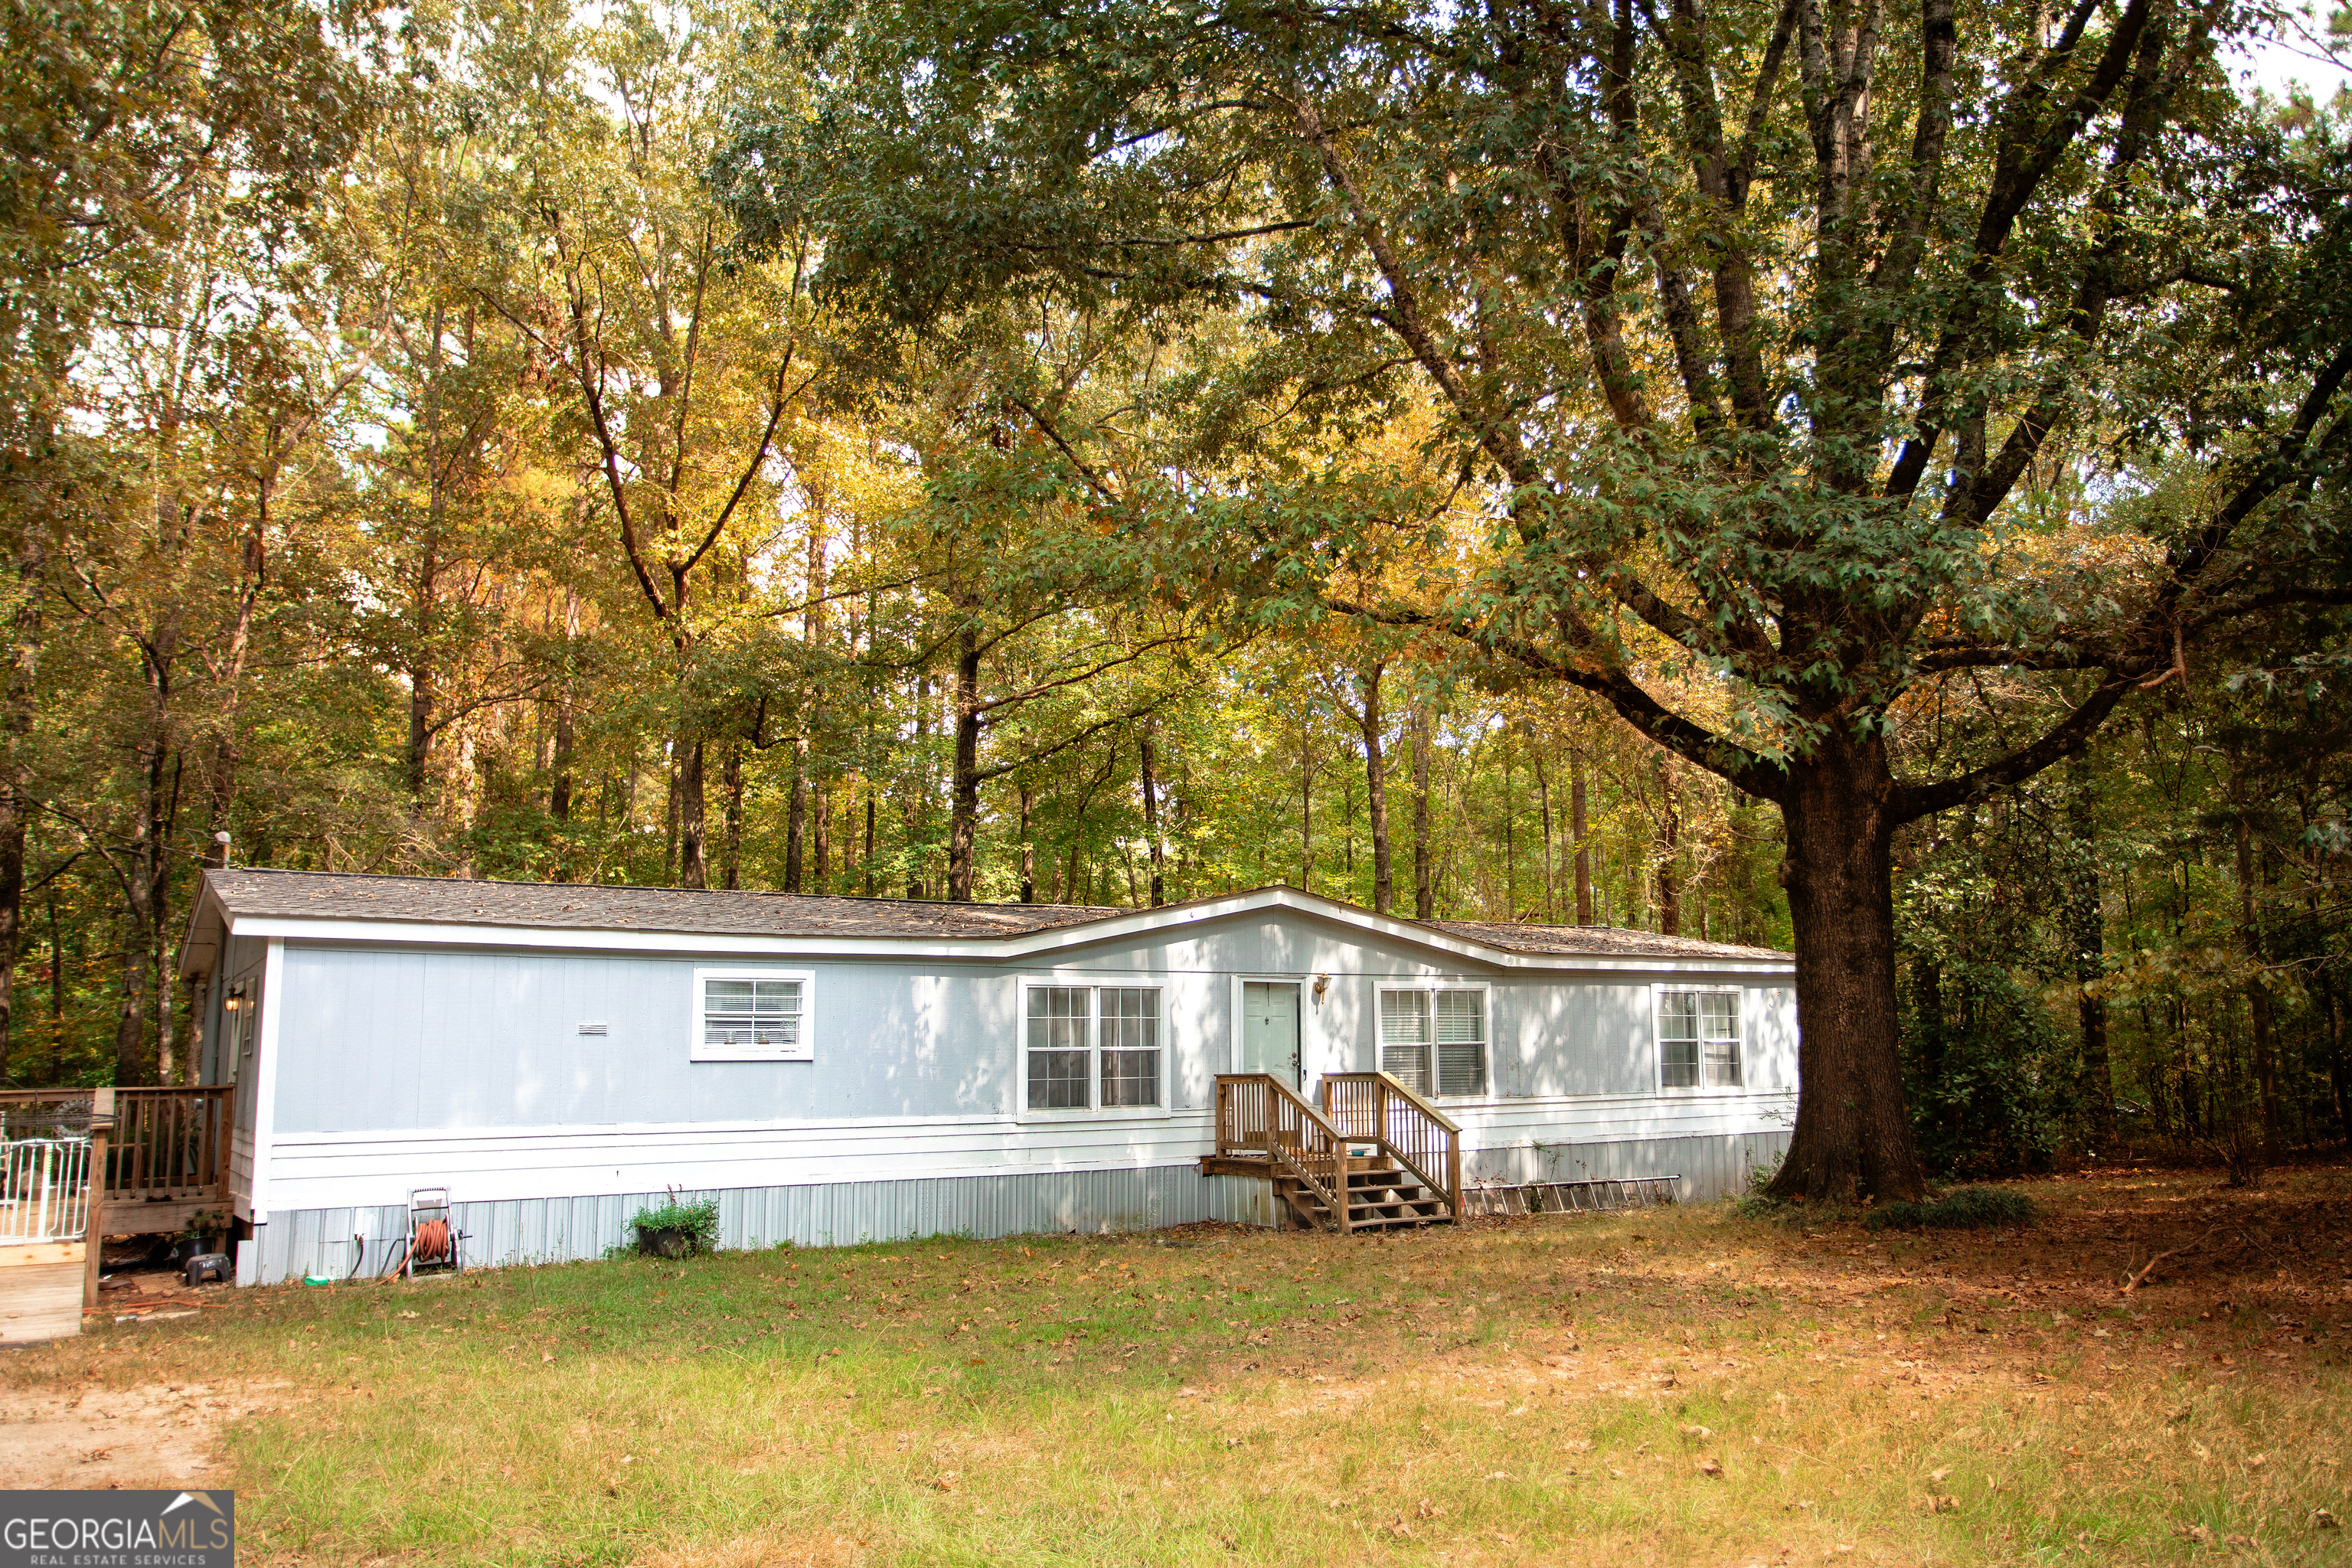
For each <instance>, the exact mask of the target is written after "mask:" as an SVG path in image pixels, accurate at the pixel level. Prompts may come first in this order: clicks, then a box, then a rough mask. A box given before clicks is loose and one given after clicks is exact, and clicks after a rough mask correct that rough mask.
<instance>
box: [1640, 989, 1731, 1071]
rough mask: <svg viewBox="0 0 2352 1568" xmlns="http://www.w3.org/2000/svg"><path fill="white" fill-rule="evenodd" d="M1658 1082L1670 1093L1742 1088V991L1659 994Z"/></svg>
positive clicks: (1666, 992)
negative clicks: (1740, 1077)
mask: <svg viewBox="0 0 2352 1568" xmlns="http://www.w3.org/2000/svg"><path fill="white" fill-rule="evenodd" d="M1658 1082H1659V1083H1660V1084H1661V1085H1663V1086H1664V1088H1667V1089H1738V1087H1739V993H1738V992H1737V991H1660V992H1659V993H1658Z"/></svg>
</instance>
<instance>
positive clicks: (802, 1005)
mask: <svg viewBox="0 0 2352 1568" xmlns="http://www.w3.org/2000/svg"><path fill="white" fill-rule="evenodd" d="M815 991H816V977H815V976H814V975H813V974H810V973H807V972H806V971H803V970H790V969H698V970H696V971H695V972H694V1017H693V1019H692V1021H691V1024H690V1027H691V1029H692V1031H693V1032H692V1034H691V1036H690V1037H689V1038H690V1039H691V1040H692V1042H693V1045H692V1048H691V1050H690V1051H689V1052H688V1056H689V1058H690V1059H692V1060H694V1061H698V1062H805V1061H814V1059H815V1058H816V1041H815V1024H816V1019H815V1014H816V1005H815V1004H816V996H815Z"/></svg>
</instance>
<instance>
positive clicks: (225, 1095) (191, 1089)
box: [0, 1084, 236, 1217]
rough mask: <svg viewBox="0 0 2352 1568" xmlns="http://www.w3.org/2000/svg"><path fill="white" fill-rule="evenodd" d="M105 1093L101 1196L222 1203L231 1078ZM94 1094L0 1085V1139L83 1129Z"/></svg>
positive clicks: (87, 1127)
mask: <svg viewBox="0 0 2352 1568" xmlns="http://www.w3.org/2000/svg"><path fill="white" fill-rule="evenodd" d="M112 1098H113V1110H112V1113H111V1115H112V1121H111V1123H110V1128H108V1129H106V1130H105V1131H106V1133H107V1136H106V1140H105V1142H104V1145H103V1147H104V1149H105V1153H104V1155H103V1167H104V1169H103V1178H102V1182H101V1188H102V1191H103V1193H104V1195H105V1198H106V1201H107V1202H109V1203H121V1204H128V1203H141V1202H145V1203H159V1204H174V1205H191V1204H214V1205H217V1206H218V1207H219V1208H221V1209H223V1210H226V1208H227V1207H228V1202H229V1192H228V1157H229V1142H230V1135H231V1131H232V1129H233V1128H234V1127H235V1126H236V1086H235V1085H233V1084H196V1085H191V1086H188V1087H185V1088H168V1089H115V1090H114V1091H113V1095H112ZM94 1099H95V1096H94V1094H93V1092H92V1091H91V1090H89V1089H8V1090H5V1091H0V1139H17V1140H22V1139H25V1138H37V1137H47V1138H57V1137H60V1136H72V1135H74V1134H88V1133H89V1132H90V1131H92V1127H91V1121H92V1102H93V1100H94ZM104 1120H105V1118H103V1117H101V1118H100V1121H104ZM126 1217H128V1215H126Z"/></svg>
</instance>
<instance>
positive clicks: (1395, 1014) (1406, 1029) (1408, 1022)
mask: <svg viewBox="0 0 2352 1568" xmlns="http://www.w3.org/2000/svg"><path fill="white" fill-rule="evenodd" d="M1381 1071H1382V1072H1384V1073H1386V1074H1388V1075H1389V1076H1390V1077H1391V1078H1392V1079H1396V1080H1397V1081H1398V1082H1399V1083H1402V1084H1403V1085H1404V1086H1405V1087H1406V1088H1407V1089H1412V1091H1413V1092H1414V1093H1415V1094H1427V1093H1429V1092H1430V1090H1431V1088H1432V1086H1431V1083H1430V1081H1429V993H1428V992H1426V991H1383V992H1381Z"/></svg>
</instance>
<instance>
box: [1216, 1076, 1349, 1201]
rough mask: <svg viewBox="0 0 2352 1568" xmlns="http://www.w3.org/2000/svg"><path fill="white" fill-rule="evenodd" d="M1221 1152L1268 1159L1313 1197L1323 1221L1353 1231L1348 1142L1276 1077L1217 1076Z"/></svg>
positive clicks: (1218, 1146) (1219, 1149) (1319, 1113)
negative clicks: (1318, 1206)
mask: <svg viewBox="0 0 2352 1568" xmlns="http://www.w3.org/2000/svg"><path fill="white" fill-rule="evenodd" d="M1217 1152H1218V1153H1219V1154H1221V1155H1228V1156H1231V1155H1240V1156H1244V1157H1257V1158H1263V1159H1265V1161H1266V1163H1267V1164H1268V1165H1269V1166H1270V1167H1272V1168H1275V1169H1278V1170H1280V1171H1282V1172H1284V1173H1286V1174H1287V1175H1289V1176H1290V1177H1291V1179H1292V1180H1294V1181H1296V1182H1297V1184H1299V1185H1300V1186H1301V1187H1303V1188H1305V1189H1306V1190H1307V1192H1308V1193H1310V1194H1313V1196H1314V1198H1315V1200H1316V1202H1317V1203H1318V1204H1320V1205H1322V1210H1323V1212H1322V1214H1321V1215H1318V1216H1317V1218H1318V1222H1320V1223H1327V1224H1328V1225H1329V1226H1331V1228H1333V1229H1335V1230H1339V1231H1342V1232H1344V1231H1347V1230H1349V1229H1352V1228H1353V1223H1352V1215H1351V1213H1350V1210H1351V1208H1352V1206H1353V1205H1352V1203H1351V1192H1352V1187H1353V1182H1352V1180H1351V1174H1350V1166H1351V1162H1350V1160H1349V1152H1348V1140H1347V1139H1345V1138H1343V1137H1341V1136H1340V1135H1339V1129H1338V1128H1336V1127H1334V1126H1332V1125H1331V1122H1330V1119H1329V1118H1328V1117H1326V1116H1325V1115H1324V1114H1323V1113H1322V1112H1321V1111H1320V1110H1317V1109H1316V1108H1315V1107H1314V1106H1313V1105H1311V1104H1309V1103H1308V1102H1307V1100H1302V1099H1300V1098H1299V1097H1298V1095H1297V1093H1296V1092H1294V1091H1293V1090H1292V1089H1291V1088H1290V1086H1289V1085H1288V1084H1286V1083H1284V1082H1283V1081H1282V1080H1281V1079H1277V1078H1276V1077H1274V1076H1273V1075H1272V1074H1271V1073H1262V1072H1255V1073H1219V1074H1218V1075H1217Z"/></svg>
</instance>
